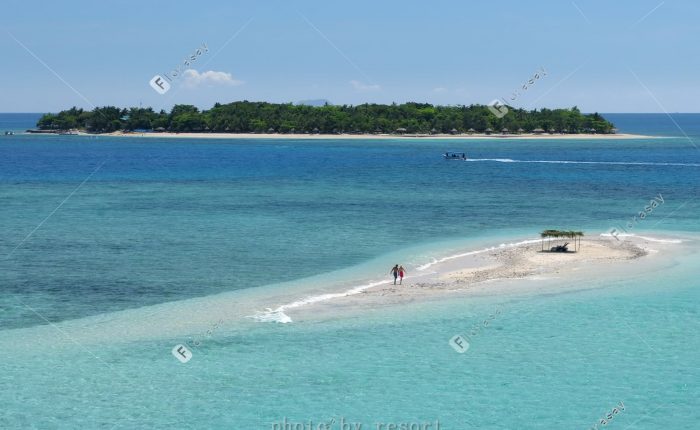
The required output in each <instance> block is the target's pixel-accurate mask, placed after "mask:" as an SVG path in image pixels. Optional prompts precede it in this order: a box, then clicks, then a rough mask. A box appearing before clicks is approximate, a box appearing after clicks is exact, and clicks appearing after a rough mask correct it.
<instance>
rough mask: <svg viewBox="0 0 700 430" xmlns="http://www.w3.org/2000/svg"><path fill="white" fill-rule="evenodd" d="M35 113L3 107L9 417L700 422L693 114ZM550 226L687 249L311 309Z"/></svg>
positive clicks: (252, 424) (293, 424)
mask: <svg viewBox="0 0 700 430" xmlns="http://www.w3.org/2000/svg"><path fill="white" fill-rule="evenodd" d="M39 116H40V114H0V361H1V362H2V368H1V369H2V371H1V372H0V405H2V407H1V408H0V428H2V429H108V430H112V429H245V430H249V429H268V430H274V429H280V430H282V429H284V430H297V429H319V430H320V429H325V430H333V429H335V430H346V429H353V430H361V429H392V430H414V429H416V430H419V429H420V430H427V429H428V428H430V429H436V428H439V429H455V430H457V429H459V430H463V429H581V430H588V429H592V428H611V429H619V430H625V429H673V430H679V429H696V428H698V427H697V426H698V424H697V423H698V422H700V409H698V399H699V398H700V385H699V383H700V355H698V351H699V350H700V336H699V335H698V332H699V329H700V300H699V299H700V265H698V254H696V253H695V250H698V244H699V243H700V242H698V240H700V223H699V221H700V201H698V197H699V196H700V186H699V184H700V114H668V115H667V114H603V116H604V117H606V118H607V119H609V120H610V121H612V122H613V123H614V124H615V125H616V127H617V128H618V129H619V132H620V133H633V134H639V135H644V136H645V137H641V138H635V139H619V140H605V139H581V140H566V139H554V138H546V139H531V140H525V139H520V140H519V139H508V140H501V139H488V140H487V139H484V140H479V139H469V140H467V139H465V140H434V139H432V140H431V139H424V140H423V139H420V140H417V139H414V140H409V139H392V140H363V139H354V140H303V139H300V140H288V139H266V140H262V139H230V140H219V139H174V138H154V137H143V138H141V137H108V136H54V135H50V136H46V135H33V134H26V133H24V130H26V129H29V128H33V127H34V126H35V124H36V121H37V119H38V118H39ZM10 130H12V131H14V132H15V134H14V135H5V133H4V132H5V131H10ZM446 151H456V152H466V153H467V156H468V157H469V160H468V161H466V162H462V161H445V160H444V159H443V157H442V154H443V153H445V152H446ZM659 196H660V197H661V198H662V199H663V203H662V204H660V205H658V206H657V207H655V208H654V209H653V211H651V212H646V213H645V216H644V217H643V218H640V216H639V213H640V212H644V210H645V208H646V207H647V206H648V205H649V203H650V201H651V200H653V199H655V198H657V197H659ZM548 228H556V229H566V230H577V231H583V232H584V234H585V236H584V246H585V238H586V237H600V235H606V234H609V233H610V231H611V230H612V229H617V231H618V232H619V231H625V234H626V235H628V236H631V235H635V236H643V237H648V238H650V239H651V240H656V241H660V242H659V243H662V242H663V243H665V244H667V245H668V244H676V243H678V244H679V246H682V247H683V249H684V251H683V252H681V253H678V254H676V255H674V256H673V257H672V258H670V257H668V258H665V259H664V256H662V255H656V254H654V255H650V256H648V257H645V258H649V259H651V261H652V262H653V261H656V262H657V263H649V267H650V269H649V270H646V271H644V272H643V273H642V272H637V271H632V270H630V271H629V272H628V273H625V276H609V277H606V276H602V275H601V276H593V277H588V276H583V275H581V276H573V277H568V278H561V279H559V280H558V281H557V282H559V283H560V284H561V286H562V288H561V290H557V289H556V288H555V289H554V290H553V289H552V288H547V289H546V292H544V291H543V292H542V293H538V292H537V291H536V290H535V291H534V292H533V291H532V288H530V289H528V293H527V294H525V293H523V294H518V293H509V294H492V295H489V294H485V295H482V296H479V297H474V296H459V295H455V296H454V297H451V298H444V299H439V300H426V301H425V302H421V301H414V302H411V303H404V304H396V305H392V306H378V307H371V308H367V309H352V310H349V309H345V308H344V307H343V306H338V309H337V312H334V313H332V314H330V315H323V316H318V315H317V316H316V317H313V315H309V318H304V317H303V315H304V309H306V308H308V309H309V313H310V314H311V313H313V312H314V307H313V305H311V303H312V302H313V301H314V297H316V296H314V294H315V292H318V291H323V292H325V293H329V292H342V291H346V290H348V289H353V288H362V287H363V286H367V285H371V284H372V283H377V282H383V281H385V280H386V279H388V272H389V269H390V268H391V267H392V266H393V265H394V264H398V263H400V264H404V265H405V266H406V268H407V272H408V275H409V277H408V278H407V281H410V275H411V274H412V273H414V272H415V271H416V270H417V269H418V268H420V267H423V266H425V265H426V264H428V263H430V262H434V261H436V260H439V259H441V258H445V257H449V256H451V255H455V254H459V253H464V252H470V251H479V250H486V249H490V248H492V247H499V246H509V244H512V243H516V242H518V241H523V240H531V239H537V238H538V237H539V233H540V232H541V231H542V230H544V229H548ZM622 239H623V240H624V237H622ZM622 264H624V263H622ZM652 266H653V270H652V269H651V267H652ZM635 267H636V266H635ZM635 270H636V269H635ZM520 282H524V283H525V282H530V283H531V282H533V281H531V280H530V281H526V280H521V281H520ZM329 300H338V301H339V303H342V297H341V298H330V299H329ZM286 303H297V304H298V305H299V306H298V307H297V308H296V309H295V314H294V315H292V316H290V315H287V314H285V313H284V312H282V311H276V310H279V307H280V306H283V305H285V304H286ZM224 304H225V305H224ZM227 306H228V307H227ZM221 309H230V311H226V312H223V313H220V312H222V311H221ZM214 314H216V315H215V318H214V317H213V316H214ZM298 316H301V317H298ZM212 318H213V319H212ZM212 321H214V322H212ZM474 327H479V330H477V331H476V332H477V333H478V334H477V335H474V336H472V338H471V339H470V347H469V349H468V351H466V352H464V353H459V352H458V351H456V350H455V349H454V348H453V347H452V346H451V345H450V343H449V341H450V339H451V338H452V337H453V336H454V335H456V334H460V333H468V332H472V333H474ZM183 348H184V349H183ZM183 361H184V362H183ZM392 426H393V427H392ZM402 426H403V427H402Z"/></svg>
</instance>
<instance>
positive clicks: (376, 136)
mask: <svg viewBox="0 0 700 430" xmlns="http://www.w3.org/2000/svg"><path fill="white" fill-rule="evenodd" d="M80 135H81V136H121V137H148V138H166V137H167V138H180V139H291V140H308V139H310V140H315V139H323V140H327V139H340V140H342V139H363V140H380V139H424V140H433V139H439V140H464V139H567V140H569V139H607V140H609V139H613V140H615V139H649V138H654V136H644V135H639V134H624V133H618V134H532V133H529V134H507V135H504V134H495V133H494V134H477V133H475V134H455V135H453V134H433V135H431V134H402V135H396V134H276V133H259V134H258V133H255V134H254V133H170V132H166V133H124V132H121V131H118V132H114V133H105V134H100V135H94V134H89V133H80Z"/></svg>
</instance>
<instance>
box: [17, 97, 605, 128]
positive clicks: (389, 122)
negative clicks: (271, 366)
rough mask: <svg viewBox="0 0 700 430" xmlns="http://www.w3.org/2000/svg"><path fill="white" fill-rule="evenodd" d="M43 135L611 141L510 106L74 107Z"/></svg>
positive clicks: (44, 124)
mask: <svg viewBox="0 0 700 430" xmlns="http://www.w3.org/2000/svg"><path fill="white" fill-rule="evenodd" d="M31 131H33V132H39V133H61V134H66V133H79V132H80V133H92V134H104V133H110V134H145V133H149V134H154V135H159V134H160V135H170V134H173V133H178V134H180V133H184V134H195V135H201V136H205V135H207V134H216V135H222V134H223V135H229V134H230V135H233V134H250V135H255V134H258V135H260V134H264V135H278V136H279V135H302V136H303V135H363V136H377V135H390V136H397V135H399V136H411V135H413V136H440V135H443V136H463V135H479V136H488V135H498V136H504V135H508V136H518V135H535V136H537V135H545V134H557V135H571V136H574V135H586V136H587V135H614V134H615V132H616V130H615V128H614V125H613V124H612V123H611V122H609V121H607V120H606V119H605V118H603V116H601V115H600V114H598V113H593V114H583V113H581V112H580V110H579V109H578V108H577V107H573V108H570V109H546V108H545V109H540V110H537V109H535V110H530V111H527V110H524V109H518V108H513V107H510V106H506V109H503V106H501V107H500V110H498V111H496V110H495V109H494V108H493V107H491V106H485V105H470V106H434V105H431V104H428V103H404V104H396V103H394V104H391V105H383V104H361V105H342V106H341V105H331V104H325V105H323V106H310V105H307V104H293V103H267V102H250V101H236V102H232V103H228V104H220V103H216V104H215V105H214V106H213V107H212V108H211V109H209V110H203V111H200V110H199V109H198V108H197V107H196V106H192V105H182V104H178V105H175V106H173V108H172V109H171V110H170V112H166V111H165V110H161V111H160V112H156V111H154V110H153V109H152V108H150V107H149V108H142V107H139V108H136V107H132V108H129V109H126V108H118V107H114V106H105V107H96V108H95V109H93V110H92V111H86V110H83V109H81V108H77V107H73V108H71V109H68V110H64V111H61V112H59V113H57V114H53V113H49V114H45V115H43V116H42V117H41V118H40V119H39V121H38V122H37V130H31Z"/></svg>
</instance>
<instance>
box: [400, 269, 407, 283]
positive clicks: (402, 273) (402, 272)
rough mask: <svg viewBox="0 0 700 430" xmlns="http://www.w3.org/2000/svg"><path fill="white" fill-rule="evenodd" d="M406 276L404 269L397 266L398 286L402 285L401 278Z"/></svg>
mask: <svg viewBox="0 0 700 430" xmlns="http://www.w3.org/2000/svg"><path fill="white" fill-rule="evenodd" d="M405 274H406V269H404V268H403V266H399V278H401V279H399V285H401V284H403V276H404V275H405Z"/></svg>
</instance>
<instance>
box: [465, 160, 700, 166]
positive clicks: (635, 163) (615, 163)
mask: <svg viewBox="0 0 700 430" xmlns="http://www.w3.org/2000/svg"><path fill="white" fill-rule="evenodd" d="M467 161H471V162H479V161H482V162H483V161H490V162H497V163H540V164H596V165H610V166H676V167H700V164H698V163H653V162H644V161H575V160H513V159H512V158H469V159H467Z"/></svg>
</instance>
